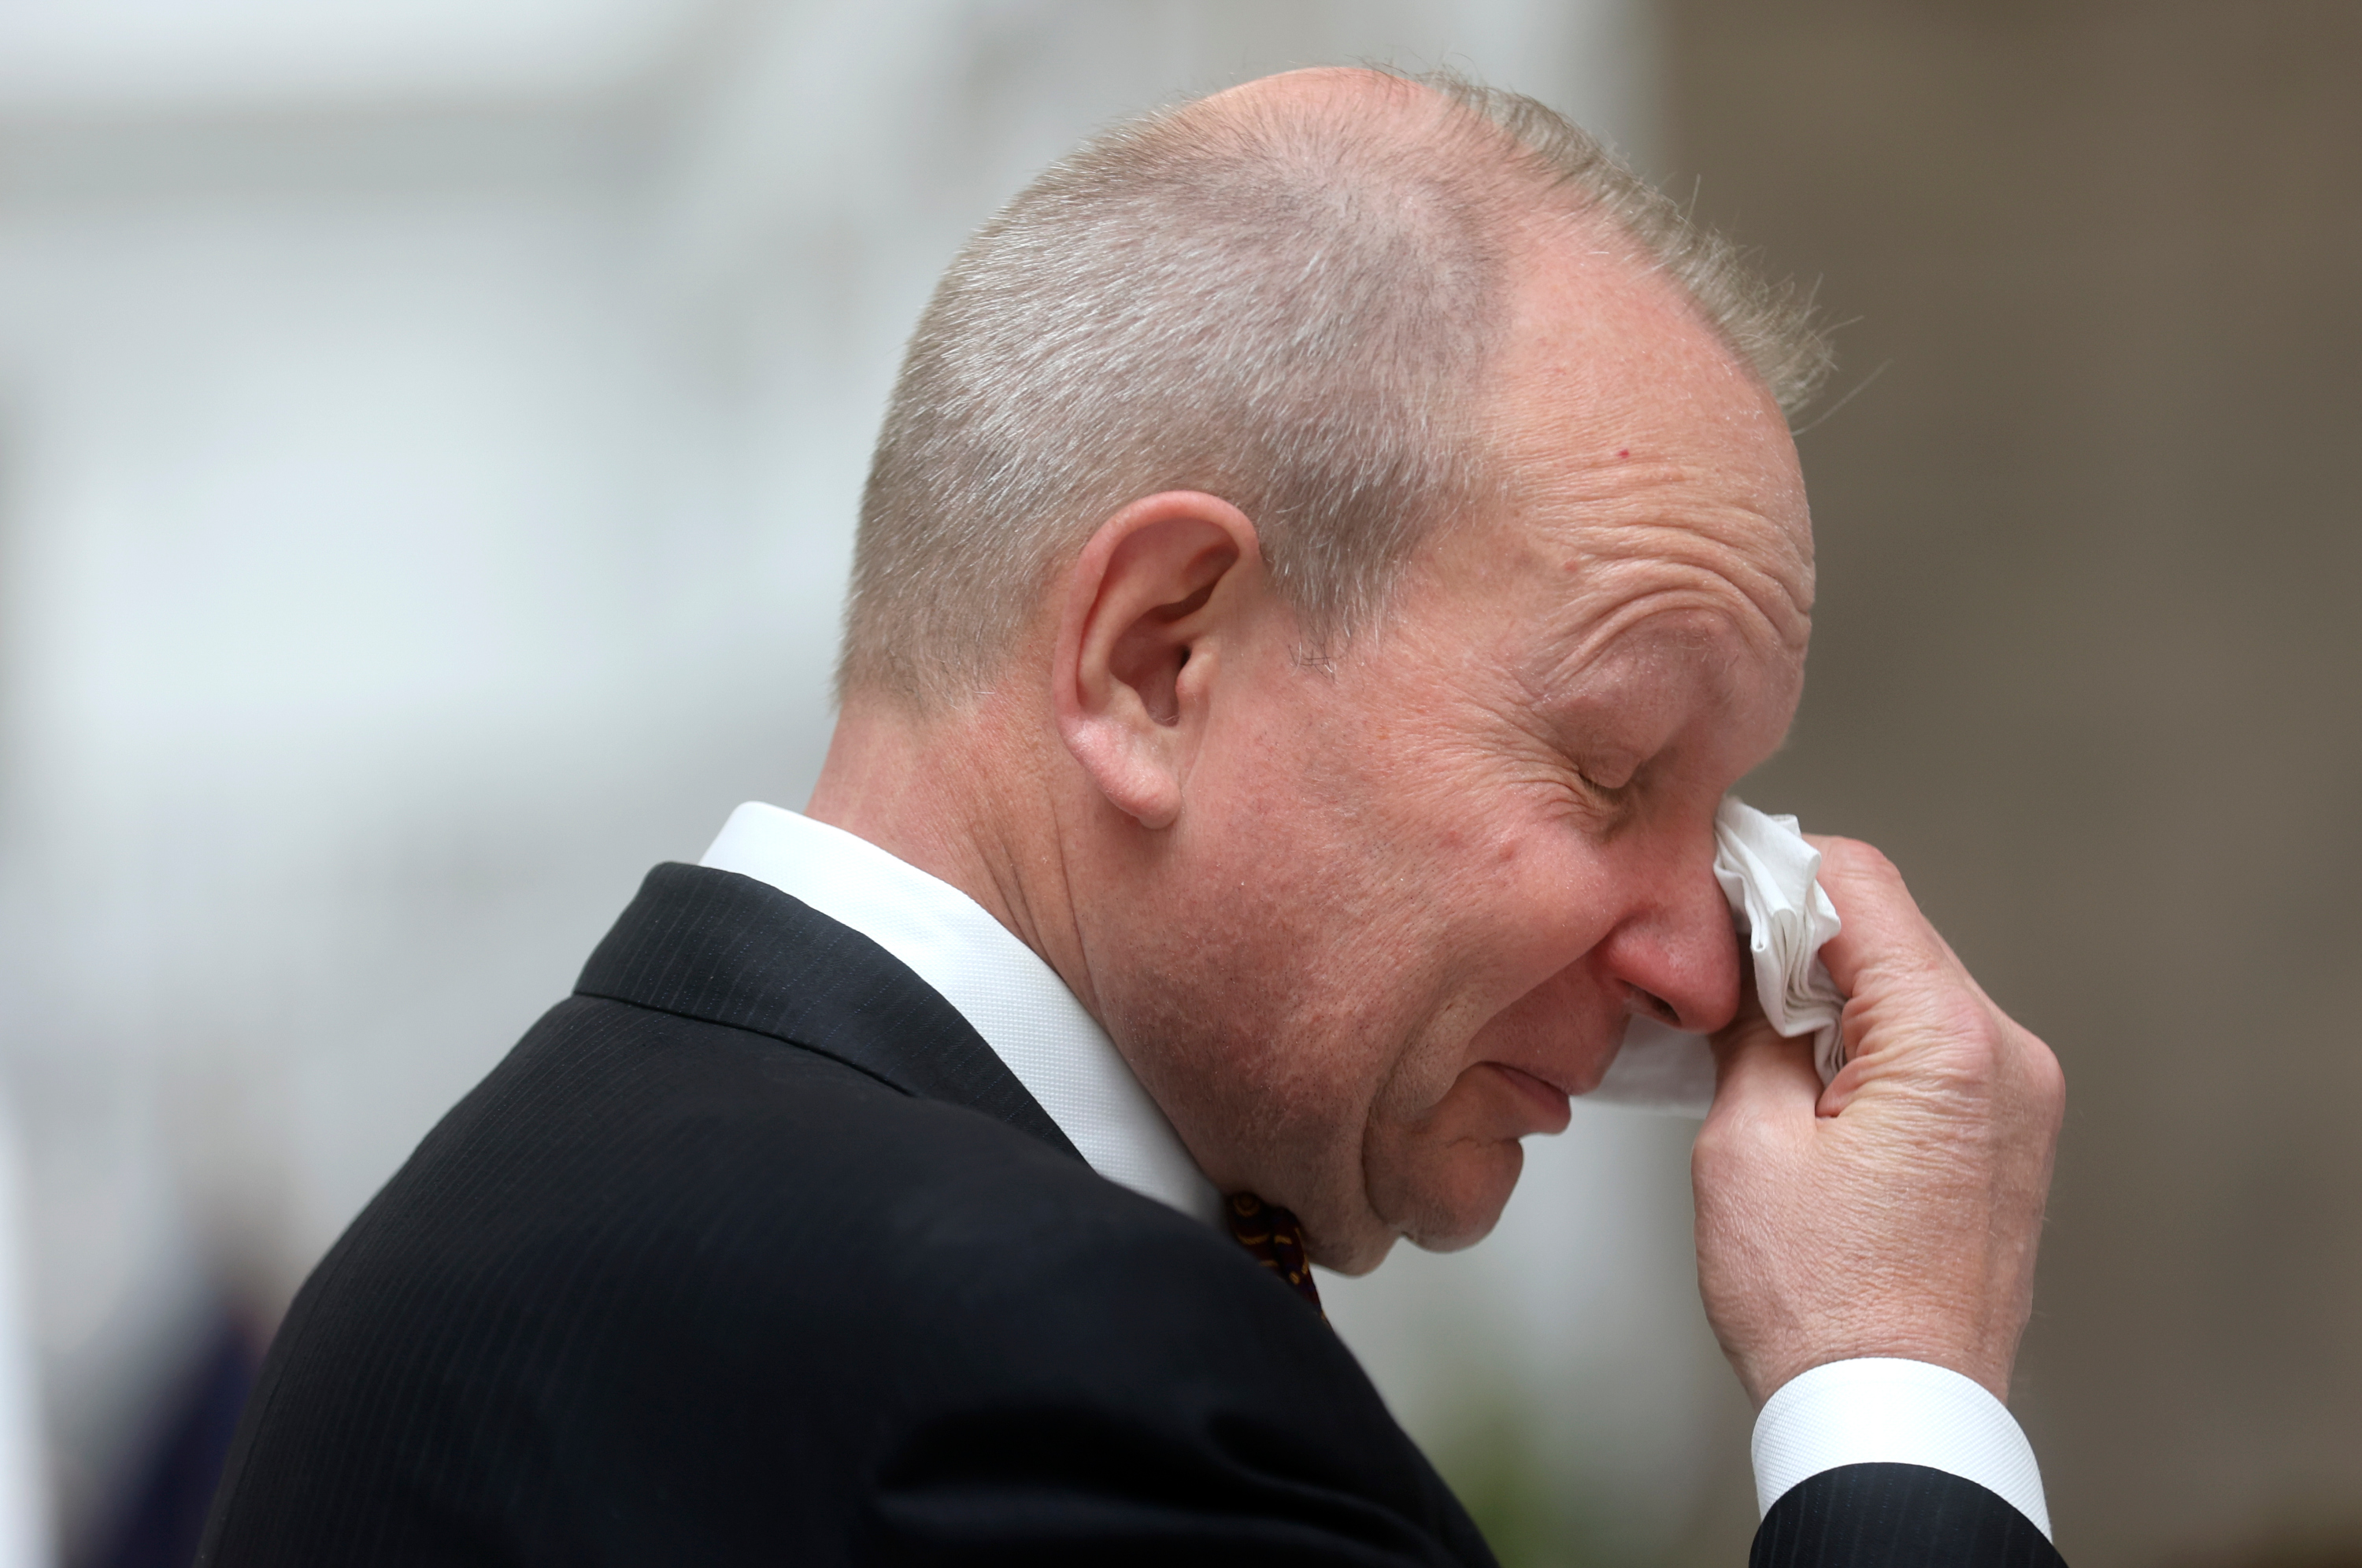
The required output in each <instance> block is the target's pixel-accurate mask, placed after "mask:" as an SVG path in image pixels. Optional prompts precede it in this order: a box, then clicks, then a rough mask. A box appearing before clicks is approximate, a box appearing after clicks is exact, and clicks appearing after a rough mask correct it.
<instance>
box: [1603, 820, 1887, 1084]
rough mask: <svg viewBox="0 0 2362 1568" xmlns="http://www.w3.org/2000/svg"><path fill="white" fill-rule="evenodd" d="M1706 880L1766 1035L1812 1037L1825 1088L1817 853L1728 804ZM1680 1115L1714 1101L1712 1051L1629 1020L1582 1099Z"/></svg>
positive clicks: (1702, 1041) (1832, 1060) (1790, 823)
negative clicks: (1744, 963) (1733, 935)
mask: <svg viewBox="0 0 2362 1568" xmlns="http://www.w3.org/2000/svg"><path fill="white" fill-rule="evenodd" d="M1714 845H1715V854H1714V876H1715V880H1716V881H1717V882H1719V883H1721V884H1722V894H1723V897H1724V898H1726V899H1727V900H1730V915H1731V923H1732V925H1733V926H1734V927H1735V928H1736V929H1737V930H1738V933H1739V941H1740V943H1741V944H1743V945H1744V946H1745V948H1746V950H1747V954H1748V956H1749V959H1750V960H1751V961H1752V962H1753V964H1754V966H1755V993H1756V995H1757V996H1758V997H1760V999H1762V1002H1763V1013H1764V1016H1765V1017H1766V1018H1768V1019H1770V1020H1771V1027H1772V1028H1774V1029H1776V1030H1778V1031H1779V1032H1781V1033H1782V1034H1783V1035H1785V1036H1787V1037H1788V1038H1790V1039H1794V1038H1795V1037H1796V1036H1797V1035H1800V1034H1810V1035H1811V1036H1812V1037H1813V1065H1814V1066H1816V1067H1817V1068H1819V1069H1820V1074H1821V1081H1822V1082H1823V1083H1827V1082H1828V1081H1829V1080H1830V1079H1831V1078H1833V1077H1837V1071H1838V1068H1839V1067H1840V1066H1844V1065H1845V1062H1844V1055H1843V1052H1844V1046H1843V1043H1842V1042H1841V1041H1840V1039H1839V1037H1838V1014H1839V1013H1840V1012H1842V1011H1843V1010H1844V1008H1845V995H1844V993H1843V992H1841V991H1839V990H1838V988H1837V983H1836V982H1835V981H1834V980H1832V979H1830V978H1829V972H1828V970H1827V967H1826V966H1823V964H1822V963H1821V959H1820V952H1821V944H1823V943H1825V942H1827V941H1828V940H1829V938H1831V937H1833V936H1835V935H1836V934H1837V933H1838V931H1839V930H1840V929H1841V922H1839V921H1838V911H1837V906H1836V905H1834V904H1832V903H1830V902H1829V896H1828V894H1827V893H1825V892H1823V891H1821V884H1820V881H1819V878H1820V872H1821V852H1820V851H1819V850H1817V849H1815V848H1814V847H1813V846H1812V845H1809V844H1807V843H1805V836H1804V834H1800V833H1798V832H1797V831H1796V819H1795V818H1794V817H1775V816H1770V815H1767V814H1766V813H1764V812H1759V811H1757V810H1756V809H1755V808H1754V807H1752V806H1749V805H1747V804H1745V803H1744V802H1742V801H1740V800H1739V799H1738V797H1737V796H1735V795H1732V796H1726V797H1725V798H1724V800H1723V802H1722V804H1721V806H1720V807H1719V808H1718V809H1716V812H1715V814H1714ZM1584 1099H1589V1100H1595V1101H1598V1102H1600V1103H1602V1104H1607V1105H1628V1106H1635V1107H1639V1108H1640V1109H1643V1110H1665V1111H1672V1112H1674V1113H1676V1114H1680V1115H1685V1116H1704V1115H1705V1112H1706V1108H1707V1107H1708V1106H1709V1105H1711V1104H1712V1103H1713V1102H1714V1052H1713V1050H1712V1049H1711V1048H1710V1047H1709V1046H1708V1045H1707V1043H1706V1037H1705V1035H1703V1034H1692V1033H1689V1032H1685V1031H1683V1030H1679V1029H1674V1028H1672V1026H1670V1025H1668V1024H1663V1023H1659V1022H1657V1021H1655V1020H1653V1019H1648V1018H1635V1019H1634V1020H1632V1021H1631V1023H1630V1024H1629V1025H1628V1027H1627V1028H1626V1029H1625V1031H1624V1043H1623V1046H1622V1047H1621V1048H1620V1049H1619V1050H1618V1051H1617V1053H1616V1060H1615V1061H1614V1062H1613V1063H1612V1064H1611V1065H1610V1066H1608V1069H1607V1076H1606V1077H1604V1078H1602V1079H1601V1080H1600V1083H1599V1087H1598V1088H1595V1089H1593V1090H1592V1091H1591V1092H1590V1093H1589V1094H1587V1095H1585V1096H1584Z"/></svg>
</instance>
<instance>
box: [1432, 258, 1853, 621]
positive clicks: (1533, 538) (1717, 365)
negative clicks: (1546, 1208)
mask: <svg viewBox="0 0 2362 1568" xmlns="http://www.w3.org/2000/svg"><path fill="white" fill-rule="evenodd" d="M1513 298H1514V302H1515V303H1514V305H1513V309H1512V312H1511V315H1510V321H1509V325H1508V332H1507V337H1506V340H1505V343H1504V347H1503V348H1502V350H1501V352H1500V355H1499V357H1498V359H1497V362H1496V374H1495V377H1494V378H1493V382H1492V395H1491V400H1490V406H1489V407H1488V409H1487V410H1486V411H1485V413H1486V418H1485V427H1486V431H1487V436H1488V441H1487V445H1488V447H1489V451H1490V456H1491V458H1492V465H1493V469H1494V478H1495V480H1496V483H1497V486H1498V489H1497V492H1496V493H1497V502H1498V504H1497V505H1496V507H1495V508H1493V509H1492V510H1493V511H1494V513H1495V515H1494V516H1493V517H1492V518H1490V519H1487V520H1486V522H1485V523H1484V524H1478V525H1474V526H1472V527H1469V528H1467V529H1465V530H1464V531H1462V530H1454V531H1452V532H1453V533H1455V534H1459V535H1460V538H1459V539H1457V540H1449V539H1448V540H1447V541H1445V542H1444V543H1445V547H1446V549H1447V550H1449V549H1451V547H1452V546H1453V545H1454V544H1457V545H1459V546H1461V547H1463V549H1464V551H1465V553H1466V554H1468V555H1470V556H1473V558H1476V560H1478V561H1479V562H1484V563H1488V564H1489V567H1490V569H1492V570H1493V571H1496V572H1516V573H1520V574H1525V575H1529V576H1539V578H1540V580H1541V581H1542V582H1544V583H1547V584H1548V585H1549V591H1550V593H1551V596H1552V597H1554V598H1557V599H1559V600H1561V601H1562V611H1563V615H1564V617H1565V618H1567V619H1568V620H1569V623H1570V624H1567V625H1566V626H1565V630H1566V631H1567V633H1568V634H1569V635H1573V636H1574V637H1575V638H1576V639H1577V640H1579V641H1604V640H1605V639H1606V638H1609V637H1612V636H1613V635H1616V634H1617V632H1618V630H1619V628H1621V627H1622V626H1624V625H1625V624H1628V623H1629V622H1630V621H1631V620H1632V619H1633V618H1634V617H1635V615H1637V614H1641V613H1661V612H1665V611H1682V612H1688V613H1705V614H1708V615H1714V616H1719V617H1721V618H1724V619H1727V621H1728V622H1730V623H1731V626H1732V629H1733V630H1735V631H1736V632H1738V634H1739V636H1740V638H1741V640H1742V641H1744V642H1745V643H1747V644H1748V645H1749V646H1752V647H1753V648H1755V649H1756V651H1758V652H1760V653H1761V654H1762V655H1764V656H1766V657H1779V656H1785V657H1792V658H1797V659H1801V658H1802V657H1803V654H1804V649H1805V642H1806V639H1807V637H1808V635H1809V634H1810V630H1811V613H1812V602H1813V547H1812V526H1811V520H1810V516H1809V513H1808V512H1807V510H1806V507H1805V488H1804V478H1803V474H1802V472H1801V471H1800V470H1799V469H1798V467H1797V462H1796V453H1795V445H1794V441H1793V440H1792V439H1791V438H1790V436H1789V434H1788V429H1787V424H1786V421H1785V418H1784V416H1783V414H1782V413H1781V411H1780V409H1779V407H1778V405H1777V403H1774V401H1773V400H1772V398H1771V394H1770V393H1769V392H1766V391H1765V390H1764V388H1763V387H1762V385H1761V384H1760V381H1757V380H1756V378H1755V377H1754V376H1753V374H1752V373H1751V372H1750V371H1749V370H1748V369H1747V368H1746V366H1745V365H1744V364H1743V363H1742V362H1741V361H1740V360H1739V359H1738V357H1737V356H1736V355H1735V354H1733V353H1732V352H1731V351H1730V350H1729V348H1727V347H1726V346H1725V345H1724V344H1723V342H1722V341H1721V339H1720V338H1719V337H1717V336H1716V334H1715V333H1714V332H1713V331H1712V330H1711V329H1710V328H1709V327H1707V326H1705V322H1704V321H1703V320H1702V319H1701V318H1700V317H1699V315H1697V313H1696V311H1695V308H1694V306H1692V305H1691V304H1689V303H1688V302H1687V300H1686V299H1685V298H1683V296H1682V295H1680V294H1679V293H1676V292H1675V290H1674V289H1673V288H1672V286H1671V285H1670V284H1668V283H1666V282H1664V281H1663V280H1662V279H1661V278H1658V277H1654V276H1651V275H1649V274H1648V273H1646V272H1644V271H1640V270H1639V269H1638V268H1636V267H1634V266H1633V265H1631V264H1630V263H1629V262H1628V261H1627V260H1625V259H1622V258H1621V257H1618V256H1616V255H1613V254H1610V253H1604V252H1602V251H1599V250H1596V249H1589V250H1586V249H1583V248H1576V247H1566V246H1561V247H1557V248H1553V249H1551V250H1550V251H1547V252H1544V253H1543V254H1541V255H1540V256H1539V257H1537V258H1536V259H1534V260H1533V261H1532V262H1531V263H1529V265H1528V266H1527V267H1526V269H1525V278H1524V280H1523V282H1522V284H1521V286H1520V287H1519V288H1518V290H1517V291H1516V293H1515V294H1514V296H1513ZM1691 618H1694V615H1693V614H1685V615H1684V616H1683V619H1691Z"/></svg>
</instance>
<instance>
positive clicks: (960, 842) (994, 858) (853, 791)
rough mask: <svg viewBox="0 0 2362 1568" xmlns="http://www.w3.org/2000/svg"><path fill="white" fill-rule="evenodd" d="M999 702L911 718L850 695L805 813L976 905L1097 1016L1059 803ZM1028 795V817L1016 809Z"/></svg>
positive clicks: (1013, 717) (987, 699) (894, 708)
mask: <svg viewBox="0 0 2362 1568" xmlns="http://www.w3.org/2000/svg"><path fill="white" fill-rule="evenodd" d="M999 701H1005V700H1003V699H997V698H995V697H992V696H987V697H985V698H983V699H980V700H979V701H978V703H977V705H975V706H972V707H966V708H962V709H958V710H955V711H953V712H946V713H940V714H928V715H916V714H912V713H911V712H907V711H906V710H904V709H902V708H900V707H899V706H898V705H895V704H892V703H889V702H888V701H881V700H877V699H861V698H848V699H847V700H846V702H845V705H844V712H843V713H842V714H841V715H840V716H839V717H838V719H837V723H836V732H835V734H833V736H832V737H831V738H830V741H829V748H828V757H827V760H826V761H825V762H823V763H822V766H821V773H820V779H819V782H818V783H817V784H815V785H814V786H813V788H812V793H811V802H810V803H809V804H808V805H807V806H806V807H805V808H804V814H805V815H806V816H809V817H811V818H812V819H813V820H815V821H817V822H823V823H828V824H829V825H830V826H832V827H836V828H842V829H843V830H844V831H845V832H846V833H849V834H854V835H855V836H856V837H859V838H864V839H866V840H868V841H869V842H870V843H871V844H874V845H877V846H878V847H879V848H880V849H883V850H885V851H886V852H887V853H889V854H890V855H892V856H895V857H896V858H897V859H900V860H902V861H904V862H906V863H908V864H909V865H911V866H915V867H918V868H919V869H920V870H922V871H924V872H926V873H927V874H928V875H929V876H932V877H935V878H940V879H941V880H943V881H945V882H948V883H950V884H951V885H952V886H953V887H955V888H957V889H959V890H960V891H961V892H963V893H966V895H967V896H968V897H969V898H971V899H974V900H976V901H977V903H978V904H980V905H982V906H983V907H984V909H985V910H986V911H988V912H989V913H990V914H991V916H992V917H993V918H994V919H995V920H997V921H999V922H1000V923H1001V924H1002V925H1004V926H1006V927H1007V928H1008V929H1009V930H1010V932H1011V933H1014V934H1015V935H1016V937H1017V938H1018V940H1019V941H1021V942H1022V943H1024V944H1025V945H1027V946H1028V947H1030V948H1032V950H1033V951H1034V952H1035V953H1037V954H1039V955H1041V956H1042V959H1043V962H1044V963H1047V964H1048V965H1049V966H1051V967H1052V968H1053V969H1054V970H1056V971H1057V973H1058V976H1059V977H1060V978H1061V979H1063V980H1065V983H1066V987H1067V988H1068V989H1069V990H1072V991H1073V992H1074V993H1075V996H1076V999H1078V1000H1080V1001H1081V1002H1082V1004H1083V1006H1084V1007H1085V1008H1086V1009H1087V1010H1089V1011H1090V1012H1091V1014H1092V1016H1093V1017H1098V1006H1097V1004H1096V1002H1095V1000H1094V999H1093V996H1092V994H1091V988H1090V985H1089V976H1088V972H1087V968H1086V967H1085V966H1084V964H1083V962H1082V958H1083V946H1082V942H1081V937H1080V934H1079V933H1078V931H1077V930H1076V923H1075V911H1074V908H1073V905H1072V903H1071V902H1070V901H1069V900H1068V898H1067V891H1068V889H1069V887H1070V882H1069V879H1068V867H1066V865H1065V853H1064V851H1065V845H1064V844H1063V842H1062V834H1060V832H1059V831H1058V826H1059V824H1058V821H1057V819H1058V816H1059V814H1060V812H1059V806H1060V802H1059V801H1057V800H1056V799H1055V796H1054V790H1051V789H1049V788H1048V780H1047V779H1046V778H1044V777H1043V775H1044V774H1045V772H1046V771H1047V770H1046V769H1045V767H1043V763H1042V760H1041V758H1040V757H1039V756H1036V755H1035V754H1033V753H1032V751H1031V750H1029V748H1027V747H1026V746H1025V745H1024V744H1023V743H1022V742H1021V741H1012V740H1011V739H1010V735H1011V734H1018V733H1022V726H1021V724H1020V723H1014V722H1012V721H1014V720H1016V719H1017V718H1018V717H1019V716H1018V715H1015V714H1010V713H1002V712H995V711H994V709H995V706H996V704H997V703H998V702H999ZM1020 798H1022V799H1023V800H1024V801H1027V802H1028V809H1025V810H1017V809H1013V808H1014V806H1015V804H1016V802H1017V801H1018V800H1019V799H1020ZM1045 804H1046V806H1047V808H1048V809H1047V810H1046V811H1045V810H1044V806H1045Z"/></svg>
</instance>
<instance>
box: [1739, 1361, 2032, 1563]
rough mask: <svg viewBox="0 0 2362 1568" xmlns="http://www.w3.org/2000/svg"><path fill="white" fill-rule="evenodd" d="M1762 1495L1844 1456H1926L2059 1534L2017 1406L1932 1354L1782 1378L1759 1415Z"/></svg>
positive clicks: (1899, 1459) (1766, 1508)
mask: <svg viewBox="0 0 2362 1568" xmlns="http://www.w3.org/2000/svg"><path fill="white" fill-rule="evenodd" d="M1754 1454H1755V1500H1756V1502H1757V1503H1758V1504H1759V1505H1760V1506H1761V1507H1762V1510H1763V1512H1765V1513H1767V1514H1768V1513H1770V1512H1771V1505H1772V1504H1774V1503H1776V1502H1778V1501H1779V1500H1780V1499H1781V1498H1782V1497H1783V1496H1786V1495H1787V1492H1788V1490H1789V1488H1791V1487H1793V1486H1794V1485H1798V1484H1799V1483H1801V1482H1803V1481H1805V1480H1808V1479H1810V1478H1811V1477H1813V1476H1815V1475H1818V1474H1820V1473H1821V1472H1822V1471H1824V1470H1835V1469H1837V1468H1838V1466H1839V1465H1843V1464H1924V1465H1926V1467H1927V1468H1929V1469H1931V1470H1943V1471H1948V1472H1949V1473H1951V1474H1954V1475H1958V1476H1959V1477H1960V1478H1961V1479H1962V1480H1965V1481H1973V1482H1975V1483H1976V1484H1977V1485H1980V1486H1982V1487H1983V1488H1984V1489H1985V1490H1986V1491H1988V1492H1992V1493H1994V1494H1996V1495H1997V1496H2000V1497H2001V1498H2002V1499H2003V1501H2005V1502H2007V1503H2008V1504H2009V1505H2010V1506H2011V1507H2014V1508H2015V1509H2016V1510H2017V1511H2018V1512H2019V1513H2021V1514H2024V1515H2025V1517H2026V1518H2029V1519H2032V1520H2033V1521H2034V1523H2035V1526H2036V1528H2037V1529H2040V1530H2041V1531H2042V1533H2043V1535H2044V1536H2045V1537H2047V1536H2048V1535H2049V1534H2050V1509H2049V1507H2048V1506H2047V1504H2046V1503H2045V1502H2044V1501H2043V1497H2042V1472H2041V1470H2040V1469H2039V1468H2037V1467H2036V1464H2035V1463H2034V1449H2033V1446H2032V1445H2031V1444H2029V1443H2028V1442H2027V1441H2025V1432H2023V1431H2021V1430H2018V1425H2017V1421H2016V1419H2014V1417H2012V1416H2011V1415H2010V1413H2009V1407H2008V1406H2006V1405H2004V1404H2003V1403H2002V1402H2001V1401H2000V1400H1998V1399H1996V1398H1994V1397H1992V1395H1991V1394H1990V1393H1988V1392H1986V1390H1985V1389H1984V1387H1983V1386H1982V1385H1981V1384H1979V1383H1977V1382H1975V1381H1974V1380H1973V1379H1970V1378H1967V1377H1963V1376H1961V1375H1959V1373H1957V1372H1950V1371H1947V1370H1946V1369H1945V1368H1943V1367H1940V1366H1936V1365H1933V1364H1929V1363H1927V1362H1924V1361H1900V1360H1893V1359H1890V1358H1887V1357H1883V1356H1881V1357H1864V1358H1862V1359H1860V1360H1858V1361H1833V1362H1830V1363H1829V1364H1827V1365H1826V1366H1816V1367H1815V1368H1813V1369H1812V1370H1811V1371H1810V1372H1807V1373H1805V1374H1804V1375H1802V1376H1799V1377H1795V1378H1793V1379H1791V1380H1790V1381H1789V1382H1787V1383H1786V1384H1784V1385H1783V1386H1781V1388H1780V1390H1779V1392H1777V1393H1775V1394H1773V1395H1772V1396H1771V1398H1770V1399H1769V1400H1767V1401H1766V1402H1765V1403H1764V1406H1763V1413H1762V1414H1761V1415H1760V1416H1758V1417H1756V1418H1755V1443H1754Z"/></svg>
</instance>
